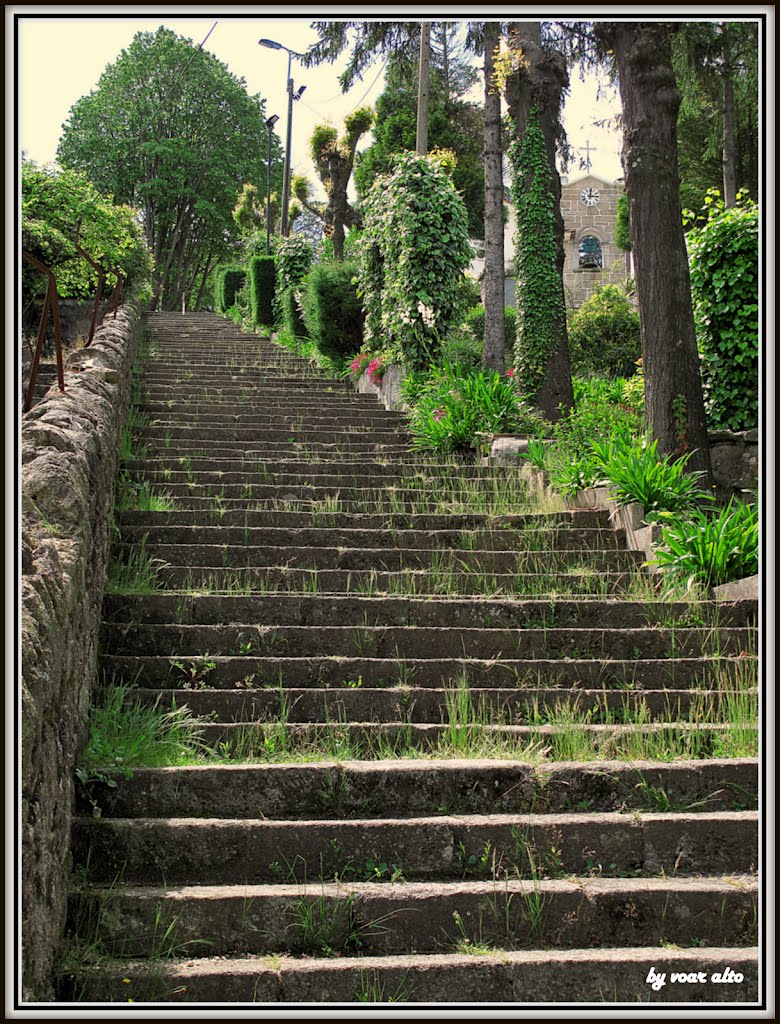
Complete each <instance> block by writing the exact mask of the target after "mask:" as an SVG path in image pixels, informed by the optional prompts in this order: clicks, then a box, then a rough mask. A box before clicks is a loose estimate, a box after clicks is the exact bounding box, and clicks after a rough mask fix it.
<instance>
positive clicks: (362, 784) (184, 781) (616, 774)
mask: <svg viewBox="0 0 780 1024" xmlns="http://www.w3.org/2000/svg"><path fill="white" fill-rule="evenodd" d="M112 775H113V776H114V778H115V781H116V782H117V785H116V786H115V787H113V788H112V787H109V786H108V785H107V784H106V783H105V779H109V778H111V776H112ZM90 790H91V793H92V795H93V796H94V798H95V799H96V800H97V801H98V803H99V805H100V807H101V809H102V812H103V818H102V819H101V820H102V821H106V820H108V819H109V818H111V817H114V818H141V817H157V818H166V817H177V818H201V817H204V818H210V817H213V816H214V814H215V812H218V813H219V814H220V815H221V816H222V817H225V818H241V819H245V818H246V819H262V820H266V819H269V820H289V819H297V820H300V821H303V820H309V819H311V820H326V819H332V818H334V817H335V818H338V819H353V818H360V819H366V818H371V819H377V818H388V817H394V818H400V817H402V816H403V817H409V818H414V819H416V818H420V817H423V818H428V817H431V816H435V815H439V814H449V815H456V814H457V815H461V814H510V815H511V814H514V815H517V814H521V813H522V814H563V813H567V812H574V811H577V812H579V813H580V814H581V815H582V816H583V817H584V819H585V820H586V821H587V819H588V817H589V815H590V814H592V813H596V812H599V813H606V812H616V811H623V812H629V811H644V812H650V811H657V810H659V809H665V810H668V809H671V810H673V811H676V812H683V811H684V812H686V813H689V814H694V813H696V814H698V813H703V812H707V813H714V812H716V811H717V812H720V811H744V810H746V809H752V808H755V807H756V806H757V801H758V761H757V759H755V758H741V759H711V760H695V761H691V760H686V761H683V760H677V761H673V762H668V763H659V762H653V761H639V760H638V761H634V762H631V763H630V764H629V763H627V762H625V761H599V762H590V763H577V762H569V763H561V762H557V763H556V762H545V763H544V764H540V765H538V766H537V765H534V764H532V763H530V762H527V761H525V762H520V761H511V760H487V759H482V760H480V759H468V760H458V759H455V758H453V759H449V760H432V761H426V760H389V761H379V760H377V761H349V760H343V761H339V762H338V763H332V762H325V763H308V764H303V763H299V764H296V763H289V764H220V765H190V766H181V767H177V768H135V769H133V772H132V775H131V776H130V777H126V775H123V774H121V773H117V772H116V771H115V770H114V771H113V772H112V769H111V768H106V774H105V778H104V780H103V781H96V782H94V783H90ZM79 797H80V800H81V811H82V812H86V814H89V813H90V805H89V803H88V801H87V800H86V798H85V795H84V792H83V790H82V791H80V792H79ZM746 820H747V819H746ZM563 839H565V837H563ZM563 839H562V841H563ZM608 863H612V861H611V860H610V861H608Z"/></svg>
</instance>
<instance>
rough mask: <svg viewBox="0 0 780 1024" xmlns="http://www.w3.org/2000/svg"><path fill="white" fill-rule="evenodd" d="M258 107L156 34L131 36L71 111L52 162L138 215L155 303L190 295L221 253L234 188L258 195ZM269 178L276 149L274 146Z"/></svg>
mask: <svg viewBox="0 0 780 1024" xmlns="http://www.w3.org/2000/svg"><path fill="white" fill-rule="evenodd" d="M264 113H265V111H264V101H263V100H261V99H260V98H259V97H256V96H255V97H250V96H249V95H248V94H247V91H246V86H245V83H244V81H243V80H242V79H238V78H236V77H235V76H234V75H232V74H231V73H230V72H229V71H228V69H227V68H226V67H225V65H224V64H222V63H220V62H219V61H218V60H217V59H216V58H215V57H214V56H213V55H211V54H210V53H207V52H206V51H204V50H202V49H201V48H199V47H196V46H195V45H193V43H192V42H191V41H190V40H187V39H183V38H181V37H180V36H177V35H176V34H175V33H174V32H171V31H170V30H169V29H166V28H162V27H161V28H159V29H158V30H157V31H156V32H154V33H138V34H137V35H136V36H135V38H134V39H133V41H132V43H131V44H130V46H129V47H128V49H127V50H123V51H122V52H121V54H120V55H119V57H118V58H117V59H116V61H114V63H112V64H109V65H108V67H107V68H106V70H105V71H104V72H103V74H102V75H101V77H100V79H99V81H98V84H97V88H96V89H95V90H94V91H93V92H92V93H90V94H89V95H88V96H84V97H82V98H81V99H80V100H78V101H77V103H76V104H75V105H74V106H73V107H72V108H71V111H70V117H69V120H68V121H67V122H66V124H65V126H64V130H63V135H62V139H61V142H60V145H59V149H58V154H57V155H58V159H59V161H60V163H61V164H62V165H63V166H65V167H73V168H77V169H79V170H83V171H84V173H85V174H86V175H87V176H88V178H89V179H90V180H91V181H92V182H93V183H94V184H95V185H96V186H97V187H98V188H100V189H101V190H103V191H105V192H108V193H112V194H113V195H114V196H116V198H117V200H118V201H119V202H123V203H129V204H131V205H133V206H136V207H138V208H139V209H140V210H141V211H142V215H143V223H144V228H145V231H146V238H147V242H148V244H149V247H150V248H151V250H152V252H153V253H154V257H155V266H156V291H157V295H158V298H159V302H160V303H161V304H162V305H163V306H164V307H166V308H172V307H173V306H174V305H175V304H176V303H177V301H178V300H179V299H180V296H181V293H182V292H186V293H187V294H192V293H193V292H195V291H197V284H198V282H200V281H202V279H203V278H204V277H205V275H206V273H207V269H208V267H209V266H213V264H214V262H215V260H216V259H218V258H220V257H221V256H222V255H223V254H226V253H227V252H229V249H230V240H231V235H232V234H233V233H234V232H235V225H234V222H233V219H232V211H233V209H234V207H235V205H236V201H237V199H238V196H239V193H240V192H241V189H242V186H243V185H244V183H247V182H249V183H254V184H257V185H258V186H259V187H260V188H261V189H262V190H264V188H265V181H266V163H265V159H264V148H265V147H264V146H263V145H262V141H263V140H264V139H266V138H267V129H266V127H265V124H264ZM274 143H275V144H274V150H273V153H274V156H273V161H272V162H273V170H274V177H275V178H276V179H277V180H279V181H280V179H281V147H280V145H279V142H278V139H276V138H275V139H274Z"/></svg>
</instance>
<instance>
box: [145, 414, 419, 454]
mask: <svg viewBox="0 0 780 1024" xmlns="http://www.w3.org/2000/svg"><path fill="white" fill-rule="evenodd" d="M230 423H231V420H230V419H229V418H228V417H225V418H224V419H223V424H224V425H223V426H220V427H218V426H212V425H207V426H198V425H197V423H195V425H194V426H192V427H181V426H180V427H172V428H171V429H170V431H167V429H166V428H164V427H162V428H160V430H159V434H158V436H160V437H162V438H163V439H164V438H165V435H166V433H170V437H171V441H175V440H179V439H182V438H184V439H189V440H192V441H194V442H196V443H200V444H201V445H202V444H209V443H210V442H211V441H215V442H219V443H222V441H223V440H225V439H229V440H231V441H241V442H244V443H246V445H247V446H248V447H251V446H252V445H255V444H264V443H265V442H266V441H270V442H277V443H280V442H289V438H291V437H294V438H295V442H296V443H298V444H309V443H311V442H316V441H319V442H324V443H326V444H334V445H342V446H346V445H348V444H350V443H351V441H353V440H357V441H361V442H365V441H366V439H367V438H368V439H369V440H370V441H371V442H372V443H376V444H389V445H399V444H403V443H404V442H405V440H406V436H407V435H406V434H405V433H404V432H403V431H402V430H397V429H395V428H388V429H384V428H383V429H381V430H380V429H376V428H372V429H371V431H370V433H369V434H367V433H366V431H365V430H364V429H363V428H362V427H360V426H350V425H347V426H343V427H338V426H333V427H328V428H323V427H318V426H317V425H316V424H313V425H311V426H298V425H296V426H295V427H294V429H293V427H292V425H290V426H285V425H284V424H279V423H276V425H275V426H268V427H244V426H241V424H240V423H239V424H238V425H233V426H231V425H230ZM139 438H140V440H143V437H142V436H141V435H139Z"/></svg>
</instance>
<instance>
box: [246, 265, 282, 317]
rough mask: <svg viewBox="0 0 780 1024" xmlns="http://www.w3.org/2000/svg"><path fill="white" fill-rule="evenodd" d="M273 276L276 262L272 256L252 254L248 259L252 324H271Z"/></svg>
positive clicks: (272, 314) (272, 315) (274, 275)
mask: <svg viewBox="0 0 780 1024" xmlns="http://www.w3.org/2000/svg"><path fill="white" fill-rule="evenodd" d="M275 277H276V262H275V260H274V257H273V256H253V257H252V259H251V260H250V261H249V298H250V302H251V308H252V323H253V324H256V325H259V324H265V325H266V327H271V326H273V322H274V279H275Z"/></svg>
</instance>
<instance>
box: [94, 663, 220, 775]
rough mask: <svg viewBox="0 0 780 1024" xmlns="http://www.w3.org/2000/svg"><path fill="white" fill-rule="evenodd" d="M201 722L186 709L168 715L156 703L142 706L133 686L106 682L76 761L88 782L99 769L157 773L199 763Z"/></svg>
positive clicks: (203, 749)
mask: <svg viewBox="0 0 780 1024" xmlns="http://www.w3.org/2000/svg"><path fill="white" fill-rule="evenodd" d="M202 726H203V722H202V720H201V719H199V718H198V717H197V716H195V715H193V714H192V713H191V712H190V710H189V708H188V707H187V706H186V705H181V706H179V705H177V704H176V702H175V701H174V702H173V703H172V705H171V708H170V709H169V710H164V709H163V708H162V707H160V702H159V700H158V701H157V702H156V703H155V704H153V705H144V704H141V703H139V702H138V701H137V700H134V699H133V687H131V686H127V685H126V684H122V683H112V684H110V685H109V686H107V687H106V689H105V692H104V694H103V699H102V701H101V702H100V703H99V704H98V705H96V706H95V707H93V709H92V711H91V713H90V718H89V740H88V742H87V746H86V747H85V749H84V752H83V753H82V755H81V759H80V765H79V768H80V771H81V772H82V773H84V775H85V776H86V777H87V778H88V777H89V776H90V775H94V773H96V772H98V771H100V770H101V769H120V770H127V769H131V768H142V767H144V768H159V767H165V766H169V765H179V764H189V763H192V762H193V761H194V760H201V759H202V758H203V756H204V753H205V752H206V749H207V748H206V747H205V745H204V743H203V740H202V735H203V729H202Z"/></svg>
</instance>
